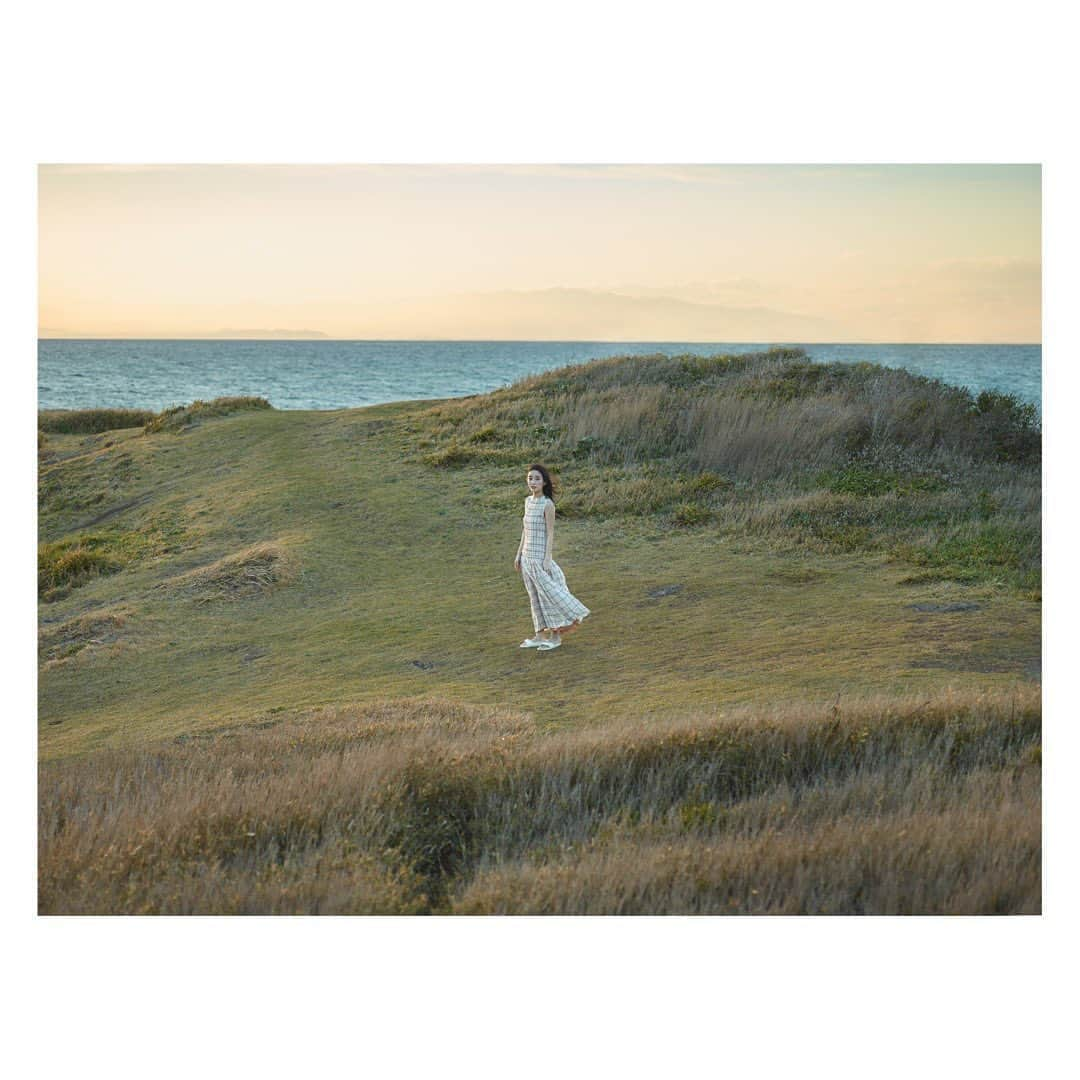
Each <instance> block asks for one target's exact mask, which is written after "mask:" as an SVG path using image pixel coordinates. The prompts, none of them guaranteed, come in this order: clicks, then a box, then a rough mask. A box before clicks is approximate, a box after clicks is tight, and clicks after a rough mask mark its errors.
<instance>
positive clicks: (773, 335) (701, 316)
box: [356, 288, 843, 341]
mask: <svg viewBox="0 0 1080 1080" xmlns="http://www.w3.org/2000/svg"><path fill="white" fill-rule="evenodd" d="M837 335H843V329H842V328H841V327H838V326H837V325H836V324H835V323H832V322H830V321H829V320H827V319H820V318H816V317H814V316H810V315H802V314H797V313H795V312H790V311H779V310H776V309H774V308H767V307H736V306H731V305H724V304H708V303H697V302H693V301H689V300H679V299H675V298H674V297H670V296H628V295H625V294H623V293H616V292H605V291H597V290H591V289H564V288H555V289H540V290H535V291H509V290H508V291H503V292H489V293H462V294H459V295H456V296H440V297H431V298H428V299H422V300H409V301H400V302H397V303H394V304H389V305H386V306H383V307H380V308H378V309H365V310H363V311H361V312H357V333H356V336H358V337H410V336H422V337H427V336H435V337H439V338H460V339H462V340H469V339H471V338H506V339H510V338H516V339H523V340H539V341H543V340H564V341H574V340H598V341H608V340H610V341H617V340H624V341H649V340H652V341H772V340H781V339H782V340H791V341H827V340H835V339H836V337H837Z"/></svg>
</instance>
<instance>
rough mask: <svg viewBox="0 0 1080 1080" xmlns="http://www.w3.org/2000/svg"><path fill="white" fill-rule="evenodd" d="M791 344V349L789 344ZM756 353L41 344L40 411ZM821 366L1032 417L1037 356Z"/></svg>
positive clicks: (828, 355)
mask: <svg viewBox="0 0 1080 1080" xmlns="http://www.w3.org/2000/svg"><path fill="white" fill-rule="evenodd" d="M791 344H797V343H791ZM767 348H769V343H761V342H752V343H751V342H737V343H733V342H708V343H701V342H694V343H692V344H691V343H687V342H678V341H619V342H613V341H337V340H322V341H265V340H260V341H237V340H227V341H209V340H201V341H196V340H190V339H185V340H173V341H166V340H159V339H155V340H141V341H140V340H133V339H122V340H121V339H118V340H102V339H94V340H74V339H58V338H51V339H44V338H43V339H40V340H39V341H38V408H39V409H90V408H103V407H106V408H107V407H124V408H138V409H152V410H154V411H160V410H161V409H164V408H168V407H170V406H173V405H182V404H186V403H188V402H191V401H195V400H197V399H199V398H202V399H204V400H205V399H209V398H215V397H225V396H232V395H249V394H250V395H257V396H259V397H265V398H268V399H269V400H270V403H271V404H272V405H273V406H274V407H275V408H278V409H346V408H356V407H358V406H362V405H376V404H379V403H381V402H386V401H403V400H407V399H416V398H449V397H463V396H466V395H469V394H481V393H485V392H487V391H489V390H495V389H497V388H499V387H501V386H506V385H508V384H510V383H512V382H515V381H517V380H518V379H521V378H524V377H525V376H527V375H532V374H536V373H539V372H543V371H550V370H552V369H553V368H559V367H564V366H565V365H567V364H578V363H582V362H583V361H586V360H594V359H597V358H600V357H605V356H627V355H632V354H636V355H649V354H656V353H666V354H668V355H678V354H686V353H689V354H693V355H699V356H712V355H716V354H718V353H728V354H730V353H746V352H758V351H760V350H763V349H767ZM802 348H804V349H805V350H806V352H807V354H808V355H809V357H810V359H812V360H814V361H818V362H821V363H827V362H830V361H840V362H842V363H857V362H859V361H869V362H870V363H872V364H882V365H884V366H885V367H893V368H904V369H906V370H908V371H912V372H915V373H916V374H919V375H928V376H930V377H932V378H935V379H942V380H943V381H945V382H947V383H952V384H954V385H956V386H963V387H967V388H968V389H970V390H972V391H974V392H976V393H978V392H979V391H982V390H997V391H1000V392H1002V393H1006V394H1013V395H1015V396H1016V397H1017V398H1019V399H1020V400H1022V401H1026V402H1031V403H1033V404H1035V405H1036V406H1039V407H1040V410H1041V397H1042V346H1041V345H881V344H878V345H852V344H841V345H823V344H808V345H803V346H802Z"/></svg>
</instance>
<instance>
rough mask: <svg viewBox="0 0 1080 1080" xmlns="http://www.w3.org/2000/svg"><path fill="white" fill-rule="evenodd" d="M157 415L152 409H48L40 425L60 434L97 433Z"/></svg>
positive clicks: (136, 424)
mask: <svg viewBox="0 0 1080 1080" xmlns="http://www.w3.org/2000/svg"><path fill="white" fill-rule="evenodd" d="M154 416H155V413H153V412H152V411H150V410H149V409H46V410H44V411H42V412H39V413H38V428H39V429H40V430H41V431H45V432H49V433H53V434H57V435H96V434H99V433H100V432H102V431H115V430H117V429H119V428H133V427H141V426H143V425H144V424H147V423H149V422H150V421H151V420H153V419H154Z"/></svg>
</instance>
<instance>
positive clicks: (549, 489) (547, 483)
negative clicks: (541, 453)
mask: <svg viewBox="0 0 1080 1080" xmlns="http://www.w3.org/2000/svg"><path fill="white" fill-rule="evenodd" d="M533 469H535V470H536V471H537V472H538V473H539V474H540V475H541V476H542V477H543V478H544V494H545V495H546V496H547V497H548V498H549V499H550V500H551V501H552V502H554V501H555V482H554V481H553V480H552V479H551V473H549V472H548V471H547V469H545V468H544V466H543V465H530V466H529V472H532V471H533Z"/></svg>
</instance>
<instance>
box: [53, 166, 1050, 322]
mask: <svg viewBox="0 0 1080 1080" xmlns="http://www.w3.org/2000/svg"><path fill="white" fill-rule="evenodd" d="M38 179H39V182H38V193H39V219H38V220H39V232H38V235H39V260H38V271H39V278H38V300H39V335H40V336H42V337H270V338H273V337H329V338H376V339H378V338H404V339H424V338H442V339H484V338H486V339H529V340H544V339H548V340H567V339H569V340H604V341H611V340H616V341H617V340H626V341H642V340H646V341H647V340H656V341H723V342H735V341H756V342H760V341H781V340H783V341H801V342H814V341H822V342H841V341H859V342H875V341H880V342H971V343H991V342H1016V343H1021V342H1022V343H1035V342H1040V341H1041V336H1042V335H1041V287H1042V282H1041V278H1042V268H1041V267H1042V259H1041V170H1040V167H1039V166H1038V165H854V164H853V165H134V164H126V165H119V164H118V165H64V164H56V165H42V166H40V167H39V178H38Z"/></svg>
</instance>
